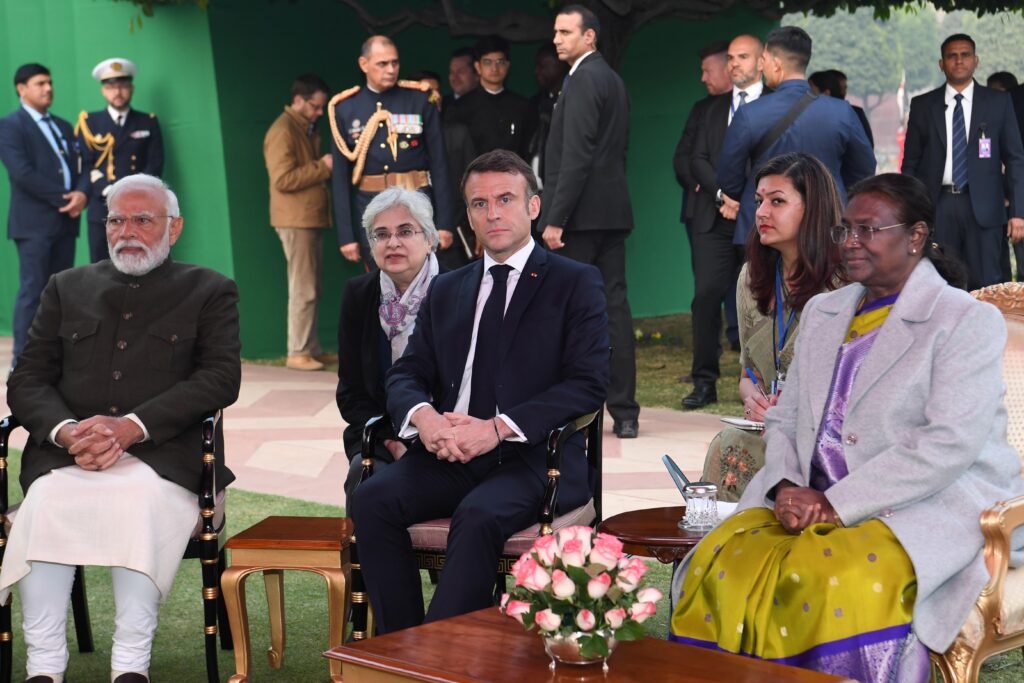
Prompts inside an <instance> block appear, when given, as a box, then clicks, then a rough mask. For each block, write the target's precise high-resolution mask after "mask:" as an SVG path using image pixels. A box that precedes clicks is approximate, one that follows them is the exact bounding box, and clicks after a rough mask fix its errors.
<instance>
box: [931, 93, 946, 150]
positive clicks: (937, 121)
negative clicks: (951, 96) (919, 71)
mask: <svg viewBox="0 0 1024 683" xmlns="http://www.w3.org/2000/svg"><path fill="white" fill-rule="evenodd" d="M930 109H931V114H932V126H933V127H934V128H935V135H936V136H937V137H936V139H937V140H938V143H939V145H941V147H942V148H943V149H945V147H946V86H944V85H943V86H942V87H941V88H939V89H938V90H936V91H935V100H934V101H933V102H932V106H931V107H930ZM943 157H945V153H943Z"/></svg>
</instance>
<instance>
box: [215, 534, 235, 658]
mask: <svg viewBox="0 0 1024 683" xmlns="http://www.w3.org/2000/svg"><path fill="white" fill-rule="evenodd" d="M227 567H228V561H227V552H226V551H225V550H224V549H223V548H221V549H220V553H219V554H218V555H217V585H218V586H219V585H220V577H221V576H223V575H224V570H225V569H227ZM217 633H218V635H220V649H222V650H234V649H235V644H234V642H233V641H232V638H231V626H230V625H229V624H228V609H227V605H225V603H224V594H223V593H219V594H218V595H217Z"/></svg>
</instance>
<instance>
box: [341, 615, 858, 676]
mask: <svg viewBox="0 0 1024 683" xmlns="http://www.w3.org/2000/svg"><path fill="white" fill-rule="evenodd" d="M325 656H326V657H328V658H330V659H332V660H338V661H340V662H341V664H342V675H343V676H344V679H345V683H397V682H398V681H431V682H433V683H474V682H477V681H479V682H480V683H538V682H544V683H554V682H556V681H557V682H560V683H561V682H563V681H564V682H566V683H568V681H574V682H575V681H601V682H602V683H609V682H610V683H653V682H659V683H660V682H661V681H673V683H711V682H712V681H714V682H715V683H719V682H720V681H730V683H763V682H764V681H773V682H774V681H778V682H779V683H785V682H791V683H825V682H826V681H842V680H843V679H841V678H839V677H836V676H829V675H826V674H821V673H818V672H815V671H808V670H806V669H796V668H793V667H788V666H782V665H780V664H770V663H768V662H762V661H758V660H756V659H750V658H747V657H740V656H737V655H730V654H725V653H722V652H715V651H712V650H705V649H703V648H698V647H691V646H689V645H680V644H678V643H670V642H669V641H667V640H657V639H654V638H644V639H643V640H637V641H630V642H623V643H619V646H618V648H617V649H616V650H615V652H614V653H612V656H611V658H609V660H608V666H609V671H608V674H607V675H605V674H603V673H602V672H601V666H600V665H594V666H586V667H569V666H559V667H557V668H556V669H555V671H554V672H552V671H551V670H550V669H549V668H548V664H549V663H550V661H551V660H550V659H548V656H547V655H546V654H545V653H544V646H543V644H542V643H541V639H540V636H538V635H537V633H536V631H530V632H527V631H526V630H525V629H523V627H522V626H520V625H519V624H518V623H516V622H515V621H514V620H512V619H511V618H509V617H506V616H504V615H502V614H501V613H500V612H499V611H498V608H497V607H489V608H487V609H482V610H480V611H477V612H471V613H469V614H464V615H462V616H459V617H454V618H452V619H445V620H443V621H435V622H433V623H430V624H424V625H423V626H417V627H415V628H409V629H405V630H404V631H396V632H394V633H389V634H387V635H384V636H377V637H376V638H370V639H368V640H361V641H358V642H355V643H351V644H348V645H342V646H340V647H336V648H334V649H332V650H330V651H328V652H326V653H325Z"/></svg>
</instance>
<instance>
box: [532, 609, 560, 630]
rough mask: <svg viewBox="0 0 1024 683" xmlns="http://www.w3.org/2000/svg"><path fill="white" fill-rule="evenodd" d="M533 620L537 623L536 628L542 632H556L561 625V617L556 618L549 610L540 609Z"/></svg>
mask: <svg viewBox="0 0 1024 683" xmlns="http://www.w3.org/2000/svg"><path fill="white" fill-rule="evenodd" d="M533 620H534V621H535V622H537V626H539V627H540V629H541V630H542V631H556V630H558V627H559V626H561V625H562V617H560V616H558V615H557V614H555V613H554V612H552V611H551V610H550V609H542V610H541V611H539V612H537V614H536V615H535V616H534V618H533Z"/></svg>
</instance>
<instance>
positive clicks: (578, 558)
mask: <svg viewBox="0 0 1024 683" xmlns="http://www.w3.org/2000/svg"><path fill="white" fill-rule="evenodd" d="M586 561H587V553H586V550H584V548H583V541H581V540H579V539H578V538H573V539H569V540H567V541H565V543H563V544H562V564H564V565H565V566H566V567H582V566H583V564H584V563H585V562H586Z"/></svg>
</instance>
